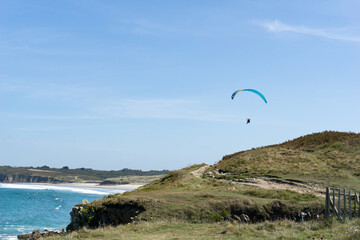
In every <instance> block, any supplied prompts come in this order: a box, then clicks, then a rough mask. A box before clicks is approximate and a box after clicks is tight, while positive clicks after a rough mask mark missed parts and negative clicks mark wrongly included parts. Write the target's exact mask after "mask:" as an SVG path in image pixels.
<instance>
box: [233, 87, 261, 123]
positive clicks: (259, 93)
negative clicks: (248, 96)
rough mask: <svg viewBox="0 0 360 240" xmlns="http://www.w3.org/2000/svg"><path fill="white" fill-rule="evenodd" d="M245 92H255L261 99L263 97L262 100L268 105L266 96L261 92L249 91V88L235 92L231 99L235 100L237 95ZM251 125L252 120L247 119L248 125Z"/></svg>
mask: <svg viewBox="0 0 360 240" xmlns="http://www.w3.org/2000/svg"><path fill="white" fill-rule="evenodd" d="M243 91H244V92H245V91H247V92H253V93H255V94H257V95H258V96H259V97H261V98H262V100H264V102H265V103H267V100H266V98H265V96H264V94H262V93H261V92H259V91H258V90H255V89H248V88H246V89H240V90H237V91H235V92H234V93H233V94H232V95H231V99H232V100H234V97H235V96H236V94H238V93H239V92H243ZM249 123H250V118H247V119H246V124H249Z"/></svg>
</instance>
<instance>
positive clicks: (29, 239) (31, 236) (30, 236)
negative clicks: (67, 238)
mask: <svg viewBox="0 0 360 240" xmlns="http://www.w3.org/2000/svg"><path fill="white" fill-rule="evenodd" d="M64 235H65V231H64V229H63V230H62V231H61V232H55V231H46V232H45V233H40V231H39V230H35V231H33V232H32V233H27V234H22V235H18V236H17V238H18V239H19V240H37V239H39V238H43V237H54V236H64Z"/></svg>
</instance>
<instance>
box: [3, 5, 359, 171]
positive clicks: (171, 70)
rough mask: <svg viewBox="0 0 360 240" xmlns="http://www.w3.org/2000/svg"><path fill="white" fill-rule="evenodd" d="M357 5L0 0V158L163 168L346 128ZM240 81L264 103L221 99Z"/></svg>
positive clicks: (355, 63) (355, 75)
mask: <svg viewBox="0 0 360 240" xmlns="http://www.w3.org/2000/svg"><path fill="white" fill-rule="evenodd" d="M359 11H360V1H357V0H319V1H312V0H311V1H310V0H296V1H287V0H277V1H275V0H257V1H253V0H222V1H219V0H218V1H215V0H207V1H204V0H191V1H190V0H184V1H167V0H152V1H145V0H138V1H128V0H121V1H120V0H61V1H60V0H52V1H47V0H31V1H21V0H0V165H10V166H33V167H37V166H43V165H47V166H50V167H63V166H69V167H70V168H81V167H86V168H93V169H101V170H119V169H123V168H131V169H141V170H152V169H153V170H162V169H169V170H173V169H179V168H183V167H187V166H190V165H193V164H199V163H207V164H214V163H216V162H218V161H220V160H221V159H222V157H223V156H224V155H228V154H232V153H235V152H239V151H243V150H248V149H252V148H256V147H261V146H267V145H272V144H278V143H281V142H284V141H287V140H291V139H294V138H297V137H300V136H303V135H307V134H311V133H315V132H322V131H326V130H328V131H345V132H357V133H358V132H359V123H360V110H359V109H360V108H359V102H360V94H359V90H360V80H359V79H360V14H358V13H359ZM244 88H252V89H257V90H259V91H260V92H262V93H263V94H264V95H265V96H266V98H267V100H268V103H267V104H266V103H264V102H263V101H262V99H261V98H260V97H258V96H257V95H256V94H254V93H251V92H241V93H239V94H238V95H237V96H236V97H235V99H234V100H231V95H232V93H233V92H234V91H236V90H239V89H244ZM247 118H251V123H250V124H246V119H247Z"/></svg>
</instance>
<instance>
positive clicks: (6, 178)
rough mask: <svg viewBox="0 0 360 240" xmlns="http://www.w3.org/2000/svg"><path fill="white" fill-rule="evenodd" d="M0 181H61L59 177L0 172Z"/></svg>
mask: <svg viewBox="0 0 360 240" xmlns="http://www.w3.org/2000/svg"><path fill="white" fill-rule="evenodd" d="M0 182H3V183H61V182H63V181H60V180H59V179H56V178H53V177H46V176H38V175H31V174H14V175H7V174H1V173H0Z"/></svg>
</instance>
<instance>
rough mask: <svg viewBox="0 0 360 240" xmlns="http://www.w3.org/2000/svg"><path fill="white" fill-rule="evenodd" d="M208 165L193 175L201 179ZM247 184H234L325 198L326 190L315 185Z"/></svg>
mask: <svg viewBox="0 0 360 240" xmlns="http://www.w3.org/2000/svg"><path fill="white" fill-rule="evenodd" d="M208 167H209V166H208V165H205V166H203V167H201V168H199V169H197V170H195V171H192V172H191V174H192V175H194V176H195V177H196V178H201V177H202V175H203V173H204V172H205V170H206V169H207V168H208ZM247 180H248V181H246V182H234V183H236V184H240V185H245V186H254V187H260V188H264V189H275V190H290V191H294V192H298V193H308V194H314V195H315V196H317V197H324V188H322V187H319V186H317V185H314V184H306V183H302V182H297V181H291V180H279V179H276V178H261V177H259V178H249V179H247Z"/></svg>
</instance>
